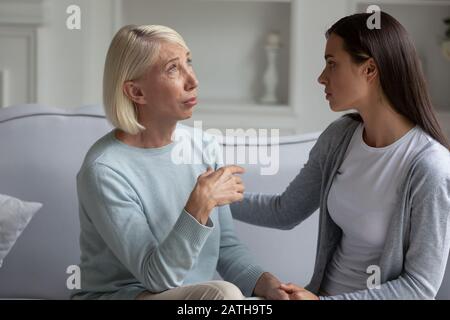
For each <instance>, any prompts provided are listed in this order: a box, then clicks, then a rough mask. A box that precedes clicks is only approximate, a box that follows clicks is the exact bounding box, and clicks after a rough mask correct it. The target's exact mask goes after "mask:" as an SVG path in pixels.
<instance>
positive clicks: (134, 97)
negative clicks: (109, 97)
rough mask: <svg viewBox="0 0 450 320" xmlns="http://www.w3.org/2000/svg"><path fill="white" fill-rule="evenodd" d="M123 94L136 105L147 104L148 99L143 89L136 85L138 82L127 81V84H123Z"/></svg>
mask: <svg viewBox="0 0 450 320" xmlns="http://www.w3.org/2000/svg"><path fill="white" fill-rule="evenodd" d="M123 92H124V94H125V95H126V96H127V97H128V99H130V100H131V101H133V102H134V103H138V104H145V103H146V99H145V96H144V94H143V92H142V90H141V88H140V87H139V86H138V85H137V84H136V82H134V81H132V80H129V81H125V83H124V84H123Z"/></svg>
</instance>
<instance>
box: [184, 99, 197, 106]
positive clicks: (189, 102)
mask: <svg viewBox="0 0 450 320" xmlns="http://www.w3.org/2000/svg"><path fill="white" fill-rule="evenodd" d="M184 104H185V105H186V106H188V107H193V106H195V105H196V104H197V98H192V99H189V100H187V101H185V102H184Z"/></svg>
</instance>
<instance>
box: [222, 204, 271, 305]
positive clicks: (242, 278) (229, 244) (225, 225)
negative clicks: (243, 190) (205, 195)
mask: <svg viewBox="0 0 450 320" xmlns="http://www.w3.org/2000/svg"><path fill="white" fill-rule="evenodd" d="M219 221H220V251H219V261H218V263H217V271H218V272H219V274H220V275H221V277H222V278H223V279H224V280H226V281H229V282H231V283H234V284H236V285H237V286H238V287H239V289H241V291H242V293H243V294H244V296H246V297H250V296H252V294H253V290H254V288H255V285H256V282H257V281H258V279H259V277H260V276H261V275H262V274H263V273H264V270H263V269H262V268H261V267H260V266H259V265H257V264H256V262H255V261H254V259H253V257H252V255H251V254H250V251H249V250H248V248H247V247H246V246H245V245H244V244H243V243H241V242H240V240H239V239H238V238H237V236H236V234H235V231H234V227H233V218H232V216H231V212H230V207H229V206H222V207H220V208H219Z"/></svg>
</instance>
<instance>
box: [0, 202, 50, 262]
mask: <svg viewBox="0 0 450 320" xmlns="http://www.w3.org/2000/svg"><path fill="white" fill-rule="evenodd" d="M41 208H42V203H38V202H26V201H22V200H19V199H17V198H14V197H10V196H6V195H2V194H0V267H1V266H2V264H3V259H5V257H6V255H7V254H8V253H9V251H10V250H11V248H12V247H13V245H14V244H15V243H16V241H17V238H19V236H20V235H21V234H22V231H23V230H24V229H25V227H26V226H27V225H28V223H29V222H30V220H31V218H32V217H33V216H34V214H35V213H36V212H38V211H39V209H41Z"/></svg>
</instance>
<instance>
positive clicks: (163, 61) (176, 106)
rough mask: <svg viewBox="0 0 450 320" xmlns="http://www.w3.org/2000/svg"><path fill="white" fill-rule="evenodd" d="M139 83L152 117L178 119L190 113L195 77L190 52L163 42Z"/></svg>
mask: <svg viewBox="0 0 450 320" xmlns="http://www.w3.org/2000/svg"><path fill="white" fill-rule="evenodd" d="M138 83H139V86H140V88H141V90H142V95H143V98H144V101H145V103H144V104H145V107H144V112H149V113H150V114H151V116H152V118H157V119H171V120H175V121H178V120H184V119H188V118H190V117H191V116H192V110H193V108H194V106H195V105H196V104H197V87H198V81H197V78H196V77H195V74H194V70H193V68H192V64H191V56H190V53H189V52H188V51H187V50H186V49H185V48H183V47H182V46H180V45H178V44H175V43H170V42H162V43H161V47H160V52H159V57H158V58H157V60H156V62H155V63H154V64H153V66H152V67H150V68H149V70H148V72H147V73H146V74H145V75H144V76H143V77H141V78H140V79H139V80H138Z"/></svg>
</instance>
